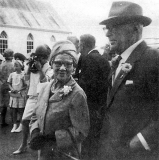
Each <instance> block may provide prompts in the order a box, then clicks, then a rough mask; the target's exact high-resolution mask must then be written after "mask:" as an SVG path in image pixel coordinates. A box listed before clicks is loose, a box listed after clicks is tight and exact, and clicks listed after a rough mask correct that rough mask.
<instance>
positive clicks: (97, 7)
mask: <svg viewBox="0 0 159 160" xmlns="http://www.w3.org/2000/svg"><path fill="white" fill-rule="evenodd" d="M38 1H45V2H48V3H50V5H52V7H53V8H54V9H55V11H56V12H57V13H58V14H59V15H60V17H61V19H62V20H63V21H64V23H65V24H66V25H67V27H68V28H69V29H70V31H71V32H72V34H73V35H76V36H77V37H79V36H80V35H81V34H86V33H89V34H92V35H94V36H95V37H96V41H97V45H104V44H106V43H107V42H108V40H107V38H106V37H105V33H104V32H103V30H102V28H103V26H101V25H99V23H100V22H101V21H102V20H104V19H106V18H107V17H108V13H109V10H110V7H111V4H112V2H113V0H38ZM114 1H116V0H114ZM127 1H131V2H135V3H137V4H139V5H141V6H142V8H143V14H144V15H145V16H148V17H150V18H151V19H152V21H153V20H154V21H155V25H156V20H157V19H158V20H159V1H158V0H127ZM158 25H159V23H158ZM150 27H152V28H153V23H152V24H151V26H150ZM148 29H149V28H148ZM158 32H159V29H158ZM148 33H149V35H148V36H151V37H153V36H156V33H153V32H152V31H149V30H148ZM150 33H151V35H150ZM158 37H159V33H158Z"/></svg>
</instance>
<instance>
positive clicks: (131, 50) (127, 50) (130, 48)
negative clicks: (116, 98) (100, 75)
mask: <svg viewBox="0 0 159 160" xmlns="http://www.w3.org/2000/svg"><path fill="white" fill-rule="evenodd" d="M142 41H143V39H141V40H139V41H137V42H136V43H134V44H133V45H132V46H130V47H129V48H128V49H126V50H125V51H124V52H123V53H122V54H121V57H122V59H121V60H120V62H119V65H118V68H117V69H116V72H115V78H116V77H117V75H118V74H119V72H120V70H121V68H122V64H123V63H125V62H126V60H127V59H128V58H129V56H130V55H131V53H132V52H133V50H134V49H135V48H136V47H137V46H138V45H139V44H140V43H141V42H142Z"/></svg>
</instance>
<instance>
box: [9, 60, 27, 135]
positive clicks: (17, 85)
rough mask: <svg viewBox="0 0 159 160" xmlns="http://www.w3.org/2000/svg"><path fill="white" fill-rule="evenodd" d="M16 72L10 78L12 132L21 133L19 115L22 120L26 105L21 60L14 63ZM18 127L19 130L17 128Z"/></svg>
mask: <svg viewBox="0 0 159 160" xmlns="http://www.w3.org/2000/svg"><path fill="white" fill-rule="evenodd" d="M14 68H15V72H13V73H11V74H10V75H9V78H8V83H9V88H10V90H11V94H10V107H11V110H12V119H13V128H12V130H11V132H21V130H22V124H21V123H20V125H19V127H18V122H17V114H18V113H19V115H20V120H21V119H22V115H23V112H24V107H25V103H26V92H25V89H26V83H25V81H24V72H23V71H22V69H23V63H22V62H21V61H20V60H15V62H14ZM17 127H18V128H17Z"/></svg>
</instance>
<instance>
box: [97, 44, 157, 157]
mask: <svg viewBox="0 0 159 160" xmlns="http://www.w3.org/2000/svg"><path fill="white" fill-rule="evenodd" d="M126 63H130V64H131V65H132V70H131V71H130V72H129V73H124V72H123V71H120V72H119V74H118V76H117V78H116V80H115V82H114V85H113V87H112V88H111V87H110V88H111V89H110V91H109V94H108V101H107V111H106V115H105V119H104V122H103V123H104V124H103V128H102V132H101V144H100V147H99V155H98V159H99V160H157V157H158V153H159V152H158V153H157V150H158V138H159V133H158V131H159V129H158V126H159V121H158V120H159V119H158V115H159V113H158V107H159V51H158V50H155V49H152V48H149V47H148V46H147V45H146V43H145V42H142V43H141V44H139V45H138V46H137V48H136V49H135V50H134V51H133V52H132V53H131V55H130V57H129V58H128V59H127V61H126ZM128 80H129V82H131V83H130V84H128V83H127V82H128ZM139 132H141V134H142V135H143V136H144V138H145V140H146V141H147V143H148V145H149V146H150V148H151V151H146V150H145V149H144V148H141V149H138V150H137V151H132V150H131V149H130V147H129V143H130V141H131V140H132V138H133V137H134V136H135V135H137V133H139Z"/></svg>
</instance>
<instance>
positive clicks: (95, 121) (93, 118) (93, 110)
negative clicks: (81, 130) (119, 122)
mask: <svg viewBox="0 0 159 160" xmlns="http://www.w3.org/2000/svg"><path fill="white" fill-rule="evenodd" d="M88 108H89V115H90V130H89V134H88V136H87V137H86V139H85V140H84V142H83V143H82V156H83V158H84V159H87V160H89V159H90V160H91V159H93V157H95V156H96V155H97V150H98V145H99V138H100V131H101V128H102V122H103V115H104V113H103V112H104V110H103V107H102V106H101V105H98V104H96V103H93V102H89V101H88ZM97 108H98V109H97Z"/></svg>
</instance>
